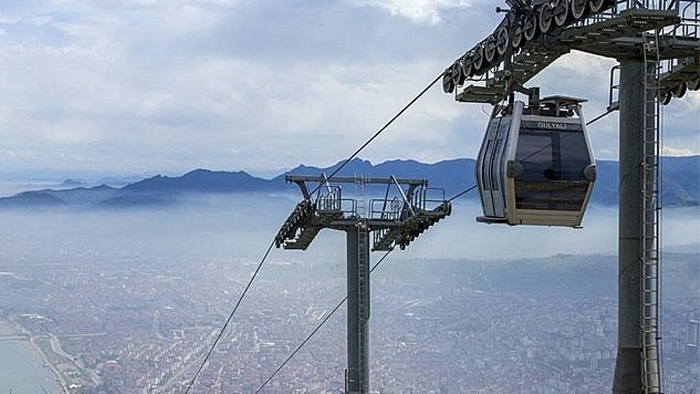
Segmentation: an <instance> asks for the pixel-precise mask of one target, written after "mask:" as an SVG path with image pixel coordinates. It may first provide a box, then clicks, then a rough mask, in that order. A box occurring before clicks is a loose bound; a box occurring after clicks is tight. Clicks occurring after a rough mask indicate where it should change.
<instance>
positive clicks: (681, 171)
mask: <svg viewBox="0 0 700 394" xmlns="http://www.w3.org/2000/svg"><path fill="white" fill-rule="evenodd" d="M342 163H343V162H338V163H336V164H335V165H333V166H331V167H326V168H319V167H312V166H305V165H300V166H298V167H296V168H294V169H293V170H291V171H288V172H286V173H283V174H280V175H278V176H276V177H274V178H272V179H263V178H258V177H254V176H252V175H250V174H248V173H246V172H244V171H234V172H229V171H211V170H206V169H197V170H194V171H191V172H188V173H186V174H184V175H182V176H176V177H168V176H162V175H156V176H153V177H150V178H145V179H142V180H140V181H137V182H133V183H130V184H127V185H126V186H123V187H113V186H108V185H100V186H94V187H85V186H79V187H72V186H74V185H76V184H79V183H76V182H75V181H72V180H70V181H66V182H64V183H63V184H61V186H59V187H57V188H51V189H41V190H28V191H23V192H20V193H17V194H15V195H12V196H8V197H2V198H0V208H9V207H30V208H32V207H62V206H65V207H69V206H74V207H81V208H92V207H133V206H164V205H168V204H174V203H176V202H177V201H178V198H180V197H183V196H187V195H192V194H237V193H238V194H240V193H265V194H275V193H291V192H297V193H298V190H297V188H296V186H295V185H291V184H288V183H286V182H285V175H288V174H293V175H312V176H317V175H321V174H326V175H330V174H331V173H333V172H334V171H335V170H336V169H338V168H339V167H340V166H341V165H342ZM474 164H475V161H474V160H473V159H454V160H445V161H441V162H438V163H434V164H426V163H420V162H417V161H414V160H391V161H385V162H383V163H380V164H377V165H373V164H372V163H370V162H369V161H367V160H362V159H354V160H352V161H350V162H348V163H347V164H346V165H345V166H344V167H343V168H342V170H341V171H340V172H339V173H338V174H337V175H338V176H357V175H362V176H365V177H388V176H390V175H394V176H396V177H397V178H421V179H423V178H424V179H427V180H428V181H429V184H430V186H431V187H435V188H442V189H444V190H445V195H446V196H447V197H448V198H449V197H451V196H454V195H457V194H458V193H460V192H462V191H464V190H465V189H467V188H469V187H470V186H472V185H474V184H475V180H474ZM597 167H598V178H597V182H596V185H595V187H594V191H593V196H592V204H599V205H616V204H617V197H618V179H619V175H618V162H616V161H605V160H599V161H597ZM661 168H662V183H661V190H662V202H663V204H664V206H673V207H681V206H693V207H700V156H685V157H663V158H662V159H661ZM466 198H471V199H477V198H478V195H477V193H471V194H470V195H469V196H467V197H466Z"/></svg>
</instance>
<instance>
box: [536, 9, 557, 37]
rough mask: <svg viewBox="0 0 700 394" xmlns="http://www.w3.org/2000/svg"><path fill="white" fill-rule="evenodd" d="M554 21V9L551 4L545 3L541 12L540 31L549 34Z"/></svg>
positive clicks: (539, 19)
mask: <svg viewBox="0 0 700 394" xmlns="http://www.w3.org/2000/svg"><path fill="white" fill-rule="evenodd" d="M553 20H554V9H553V8H552V6H551V5H550V3H544V4H543V5H542V7H540V10H539V18H538V21H539V29H540V33H542V34H547V33H549V31H550V30H551V29H552V21H553Z"/></svg>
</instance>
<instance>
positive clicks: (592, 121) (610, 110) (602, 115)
mask: <svg viewBox="0 0 700 394" xmlns="http://www.w3.org/2000/svg"><path fill="white" fill-rule="evenodd" d="M617 110H618V108H611V109H609V110H607V111H605V112H603V113H602V114H600V115H598V116H596V117H595V118H593V119H592V120H589V121H588V123H586V126H588V125H590V124H591V123H595V122H597V121H599V120H601V119H602V118H604V117H605V116H607V115H610V114H611V113H613V112H615V111H617Z"/></svg>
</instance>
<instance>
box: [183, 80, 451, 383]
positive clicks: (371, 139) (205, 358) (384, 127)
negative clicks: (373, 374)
mask: <svg viewBox="0 0 700 394" xmlns="http://www.w3.org/2000/svg"><path fill="white" fill-rule="evenodd" d="M442 75H443V73H440V75H438V76H437V77H436V78H435V79H434V80H433V81H432V82H431V83H430V84H428V86H426V87H425V88H424V89H423V90H422V91H421V92H420V93H419V94H418V95H416V96H415V97H414V98H413V99H412V100H411V101H410V102H409V103H408V104H406V105H405V106H404V107H403V108H402V109H401V110H400V111H399V112H398V113H397V114H396V115H394V116H393V117H392V118H391V119H390V120H389V121H388V122H387V123H386V124H385V125H384V126H383V127H381V128H380V129H379V130H377V132H375V133H374V134H373V135H372V137H370V138H369V139H368V140H367V141H365V143H364V144H362V146H360V147H359V148H358V149H357V150H356V151H355V152H354V153H353V154H352V155H350V157H348V158H347V159H346V160H345V161H344V162H343V163H342V164H341V165H340V166H339V167H338V168H337V169H335V171H333V172H332V173H331V175H330V176H328V177H327V178H326V180H325V181H324V182H322V183H321V184H319V185H318V186H317V187H316V188H315V189H314V190H313V191H312V192H311V193H309V194H310V195H312V194H314V193H316V191H318V189H320V188H321V187H322V186H323V185H324V184H325V183H327V182H328V181H329V180H330V179H331V178H333V176H335V175H337V174H338V172H340V170H341V169H343V167H345V166H346V165H347V164H348V163H349V162H350V161H352V159H354V158H355V157H357V155H359V154H360V152H362V151H363V150H364V149H365V148H366V147H367V146H368V145H369V144H371V143H372V141H374V140H375V139H376V138H377V137H379V135H380V134H381V133H383V132H384V131H385V130H386V129H387V128H388V127H389V126H390V125H391V124H392V123H394V121H396V119H398V118H399V116H401V115H403V113H404V112H406V110H408V108H410V107H411V106H412V105H413V104H414V103H415V102H416V101H418V99H420V98H421V97H422V96H423V95H424V94H425V93H426V92H427V91H428V90H430V88H432V87H433V86H434V85H435V84H436V83H437V82H438V81H439V80H440V78H442ZM274 246H275V241H274V239H273V240H272V242H271V243H270V246H269V247H268V248H267V251H266V252H265V254H264V255H263V258H262V259H261V260H260V262H259V263H258V266H257V267H256V269H255V272H254V273H253V276H252V277H251V278H250V280H249V281H248V284H246V287H245V288H244V289H243V293H241V296H240V297H239V298H238V301H237V302H236V305H235V306H234V307H233V310H232V311H231V313H230V314H229V316H228V318H227V319H226V322H225V323H224V325H223V327H222V328H221V330H220V331H219V333H218V335H217V336H216V339H215V340H214V342H213V343H212V345H211V347H210V348H209V351H208V352H207V355H206V356H205V357H204V360H202V362H201V363H200V365H199V367H198V368H197V372H196V373H195V375H194V377H193V378H192V380H191V381H190V383H189V385H188V386H187V390H186V391H185V394H189V393H190V391H191V390H192V387H193V386H194V383H195V382H196V381H197V378H198V377H199V375H200V374H201V372H202V370H203V369H204V366H205V365H206V363H207V361H209V357H211V354H212V352H213V351H214V348H215V347H216V345H217V344H218V343H219V341H220V340H221V337H222V336H223V334H224V332H225V331H226V328H227V327H228V325H229V324H230V323H231V320H233V317H234V315H235V314H236V311H237V310H238V307H239V306H240V305H241V302H242V301H243V298H245V296H246V294H247V293H248V290H249V289H250V287H251V285H252V284H253V281H254V280H255V278H256V277H257V275H258V273H259V272H260V269H261V268H262V266H263V264H264V263H265V260H267V257H268V256H269V255H270V252H271V251H272V248H273V247H274ZM387 254H388V253H387ZM385 257H386V255H385ZM382 260H383V258H382ZM382 260H380V261H379V262H381V261H382ZM377 265H379V263H377V264H376V265H375V266H374V267H372V270H374V268H376V266H377ZM372 270H370V272H371V271H372ZM346 299H347V297H346ZM343 302H345V300H343V301H342V302H341V304H342V303H343ZM339 307H340V305H339V306H338V307H336V309H337V308H339ZM326 320H327V319H326ZM324 321H325V320H324ZM319 328H320V327H319ZM312 335H313V334H312ZM302 346H303V345H302ZM290 359H291V357H290ZM280 369H281V368H280ZM261 389H262V388H261ZM258 391H259V390H258Z"/></svg>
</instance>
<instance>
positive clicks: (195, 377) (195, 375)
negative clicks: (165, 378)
mask: <svg viewBox="0 0 700 394" xmlns="http://www.w3.org/2000/svg"><path fill="white" fill-rule="evenodd" d="M274 246H275V241H274V240H273V241H272V242H271V243H270V246H268V248H267V251H266V252H265V255H264V256H263V258H262V259H261V260H260V262H259V263H258V266H257V268H255V272H254V273H253V276H252V277H251V278H250V280H249V281H248V284H247V285H246V286H245V289H243V293H241V296H240V297H239V298H238V302H236V305H235V306H234V307H233V310H232V311H231V313H230V314H229V315H228V319H226V323H224V326H223V327H221V330H219V334H218V335H217V336H216V339H215V340H214V343H212V344H211V347H210V348H209V352H207V355H206V357H204V360H202V363H201V364H199V368H197V373H195V374H194V377H193V378H192V380H191V381H190V384H189V385H188V386H187V390H186V391H185V394H189V392H190V390H192V386H194V382H195V381H197V378H198V377H199V374H200V373H201V372H202V369H203V368H204V365H205V364H206V363H207V361H209V357H210V356H211V354H212V352H213V351H214V348H215V347H216V345H217V344H218V343H219V340H221V337H222V336H223V335H224V332H225V331H226V328H227V327H228V325H229V323H231V320H232V319H233V315H235V314H236V311H237V310H238V307H239V306H240V305H241V302H242V301H243V298H244V297H245V296H246V294H247V293H248V290H249V289H250V286H251V285H252V284H253V281H254V280H255V277H256V276H258V272H260V268H262V265H263V263H264V262H265V260H267V256H269V255H270V252H271V251H272V248H273V247H274Z"/></svg>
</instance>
